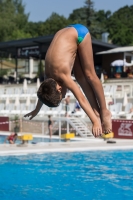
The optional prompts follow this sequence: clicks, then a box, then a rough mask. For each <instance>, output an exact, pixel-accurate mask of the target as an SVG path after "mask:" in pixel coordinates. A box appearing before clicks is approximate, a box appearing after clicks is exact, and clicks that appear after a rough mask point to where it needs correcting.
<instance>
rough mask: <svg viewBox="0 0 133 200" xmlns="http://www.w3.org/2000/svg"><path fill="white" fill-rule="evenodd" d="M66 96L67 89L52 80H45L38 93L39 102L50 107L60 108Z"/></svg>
mask: <svg viewBox="0 0 133 200" xmlns="http://www.w3.org/2000/svg"><path fill="white" fill-rule="evenodd" d="M64 95H65V88H63V87H62V86H60V85H59V84H58V83H57V82H56V81H55V80H54V79H52V78H48V79H46V80H44V81H43V83H42V84H41V85H40V87H39V89H38V91H37V96H38V98H39V100H40V101H41V102H42V103H44V104H45V105H47V106H49V107H57V106H59V104H60V102H61V100H62V98H63V97H64Z"/></svg>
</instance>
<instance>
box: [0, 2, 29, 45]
mask: <svg viewBox="0 0 133 200" xmlns="http://www.w3.org/2000/svg"><path fill="white" fill-rule="evenodd" d="M24 10H25V6H24V5H23V4H22V0H1V1H0V41H7V40H12V39H20V38H21V35H22V34H23V38H24V34H25V30H26V25H27V23H28V17H29V14H25V12H24ZM18 32H19V34H18ZM25 36H27V35H25Z"/></svg>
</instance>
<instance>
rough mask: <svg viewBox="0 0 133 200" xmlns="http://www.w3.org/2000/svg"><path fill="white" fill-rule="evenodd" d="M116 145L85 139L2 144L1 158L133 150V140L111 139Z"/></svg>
mask: <svg viewBox="0 0 133 200" xmlns="http://www.w3.org/2000/svg"><path fill="white" fill-rule="evenodd" d="M109 141H112V142H113V141H114V142H116V143H107V141H104V140H103V139H95V138H94V139H84V140H82V141H79V140H77V141H73V142H71V141H69V142H56V143H54V142H51V143H37V144H27V145H17V144H13V145H11V144H1V145H0V156H5V155H25V154H29V153H39V154H40V153H50V152H75V151H77V152H78V151H79V152H80V151H97V150H98V151H99V150H103V151H106V150H123V149H125V150H126V149H133V140H124V139H110V140H109Z"/></svg>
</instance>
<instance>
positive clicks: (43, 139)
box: [0, 135, 74, 144]
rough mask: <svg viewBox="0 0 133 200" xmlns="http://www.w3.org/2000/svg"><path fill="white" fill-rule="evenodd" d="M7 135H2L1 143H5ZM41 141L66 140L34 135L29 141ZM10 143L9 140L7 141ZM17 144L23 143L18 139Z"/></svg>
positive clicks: (0, 136) (0, 137)
mask: <svg viewBox="0 0 133 200" xmlns="http://www.w3.org/2000/svg"><path fill="white" fill-rule="evenodd" d="M6 137H7V136H5V135H0V144H3V143H4V140H5V138H6ZM71 141H74V140H71ZM39 142H65V140H63V139H59V138H56V139H55V138H51V139H50V138H45V137H34V136H33V140H32V141H29V143H39ZM6 143H8V142H6ZM16 143H17V144H20V143H22V142H21V141H20V140H17V141H16Z"/></svg>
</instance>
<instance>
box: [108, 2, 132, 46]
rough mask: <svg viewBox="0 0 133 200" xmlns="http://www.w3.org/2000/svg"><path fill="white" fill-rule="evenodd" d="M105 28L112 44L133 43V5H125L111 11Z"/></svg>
mask: <svg viewBox="0 0 133 200" xmlns="http://www.w3.org/2000/svg"><path fill="white" fill-rule="evenodd" d="M107 29H108V32H109V33H110V35H109V37H110V39H111V40H112V42H113V43H114V44H118V45H122V46H124V45H133V6H130V7H129V6H125V7H123V8H120V9H119V10H118V11H116V12H115V13H113V14H112V16H111V17H110V18H109V20H108V23H107Z"/></svg>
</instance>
